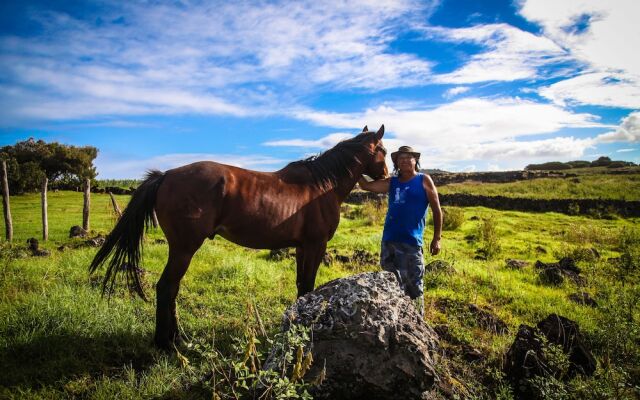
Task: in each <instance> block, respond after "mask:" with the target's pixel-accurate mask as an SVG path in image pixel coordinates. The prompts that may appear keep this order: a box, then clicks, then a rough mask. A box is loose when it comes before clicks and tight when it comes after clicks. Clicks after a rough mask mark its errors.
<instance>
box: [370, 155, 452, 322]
mask: <svg viewBox="0 0 640 400" xmlns="http://www.w3.org/2000/svg"><path fill="white" fill-rule="evenodd" d="M391 160H392V161H393V169H394V172H395V173H396V174H395V175H396V176H392V177H391V178H385V179H380V180H377V181H372V182H368V181H367V180H366V179H365V178H364V177H363V178H361V179H360V180H359V182H358V183H359V185H360V187H361V188H362V189H364V190H368V191H370V192H376V193H388V194H389V208H388V210H387V217H386V219H385V223H384V231H383V234H382V244H381V249H380V264H381V266H382V268H383V269H384V270H385V271H390V272H393V273H394V274H395V275H396V277H397V278H398V281H399V283H400V286H401V287H402V288H403V289H404V291H405V293H406V294H407V295H409V297H411V298H412V299H414V300H416V302H417V306H418V309H419V310H420V313H421V314H423V315H424V299H423V291H424V285H423V282H422V277H423V276H424V260H423V256H422V245H423V241H422V236H423V233H424V226H425V218H426V215H427V208H428V206H429V205H431V210H432V212H433V228H434V229H433V240H431V245H430V246H429V252H430V253H431V255H436V254H438V253H439V252H440V236H441V233H442V210H441V209H440V200H439V199H438V191H437V189H436V186H435V185H434V183H433V181H432V180H431V177H429V176H428V175H425V174H422V173H420V172H419V167H420V153H418V152H415V151H413V149H412V148H411V147H409V146H400V148H399V149H398V151H396V152H393V153H391Z"/></svg>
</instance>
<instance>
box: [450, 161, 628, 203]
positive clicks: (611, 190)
mask: <svg viewBox="0 0 640 400" xmlns="http://www.w3.org/2000/svg"><path fill="white" fill-rule="evenodd" d="M594 169H595V168H583V169H581V170H567V171H563V172H567V173H574V171H579V176H578V177H575V178H569V179H559V178H541V179H532V180H527V181H518V182H510V183H481V182H463V183H454V184H449V185H446V186H441V187H439V188H438V189H439V192H440V193H443V194H450V193H466V194H472V195H483V196H506V197H516V198H529V199H616V200H627V201H630V200H640V171H639V172H637V173H634V174H625V175H613V174H602V173H598V172H597V171H593V170H594Z"/></svg>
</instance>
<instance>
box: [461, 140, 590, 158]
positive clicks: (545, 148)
mask: <svg viewBox="0 0 640 400" xmlns="http://www.w3.org/2000/svg"><path fill="white" fill-rule="evenodd" d="M593 145H594V140H593V139H591V138H587V139H576V138H574V137H555V138H552V139H545V140H531V141H518V142H516V141H504V142H491V143H481V144H477V145H473V146H461V147H460V148H458V151H457V152H456V157H458V156H461V157H462V158H463V159H481V160H493V159H506V160H516V159H522V158H527V159H532V158H542V159H566V158H573V157H580V156H582V155H583V154H584V152H585V150H586V149H588V148H591V147H593Z"/></svg>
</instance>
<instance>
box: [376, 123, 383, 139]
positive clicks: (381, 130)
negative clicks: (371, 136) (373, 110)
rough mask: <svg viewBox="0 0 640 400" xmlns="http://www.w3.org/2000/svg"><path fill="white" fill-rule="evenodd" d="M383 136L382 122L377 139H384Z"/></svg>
mask: <svg viewBox="0 0 640 400" xmlns="http://www.w3.org/2000/svg"><path fill="white" fill-rule="evenodd" d="M383 136H384V124H382V125H381V126H380V129H378V132H376V139H377V140H380V139H382V137H383Z"/></svg>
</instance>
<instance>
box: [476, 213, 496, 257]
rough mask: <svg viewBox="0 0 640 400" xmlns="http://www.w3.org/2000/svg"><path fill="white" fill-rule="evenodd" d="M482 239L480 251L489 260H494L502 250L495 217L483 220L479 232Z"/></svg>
mask: <svg viewBox="0 0 640 400" xmlns="http://www.w3.org/2000/svg"><path fill="white" fill-rule="evenodd" d="M478 237H479V238H480V244H481V247H480V251H481V252H482V253H483V254H484V255H485V256H486V258H487V259H493V258H495V257H496V256H497V255H498V254H500V251H501V250H502V247H501V245H500V238H499V237H498V229H497V223H496V219H495V217H494V216H489V217H486V218H482V222H480V228H479V232H478Z"/></svg>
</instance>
